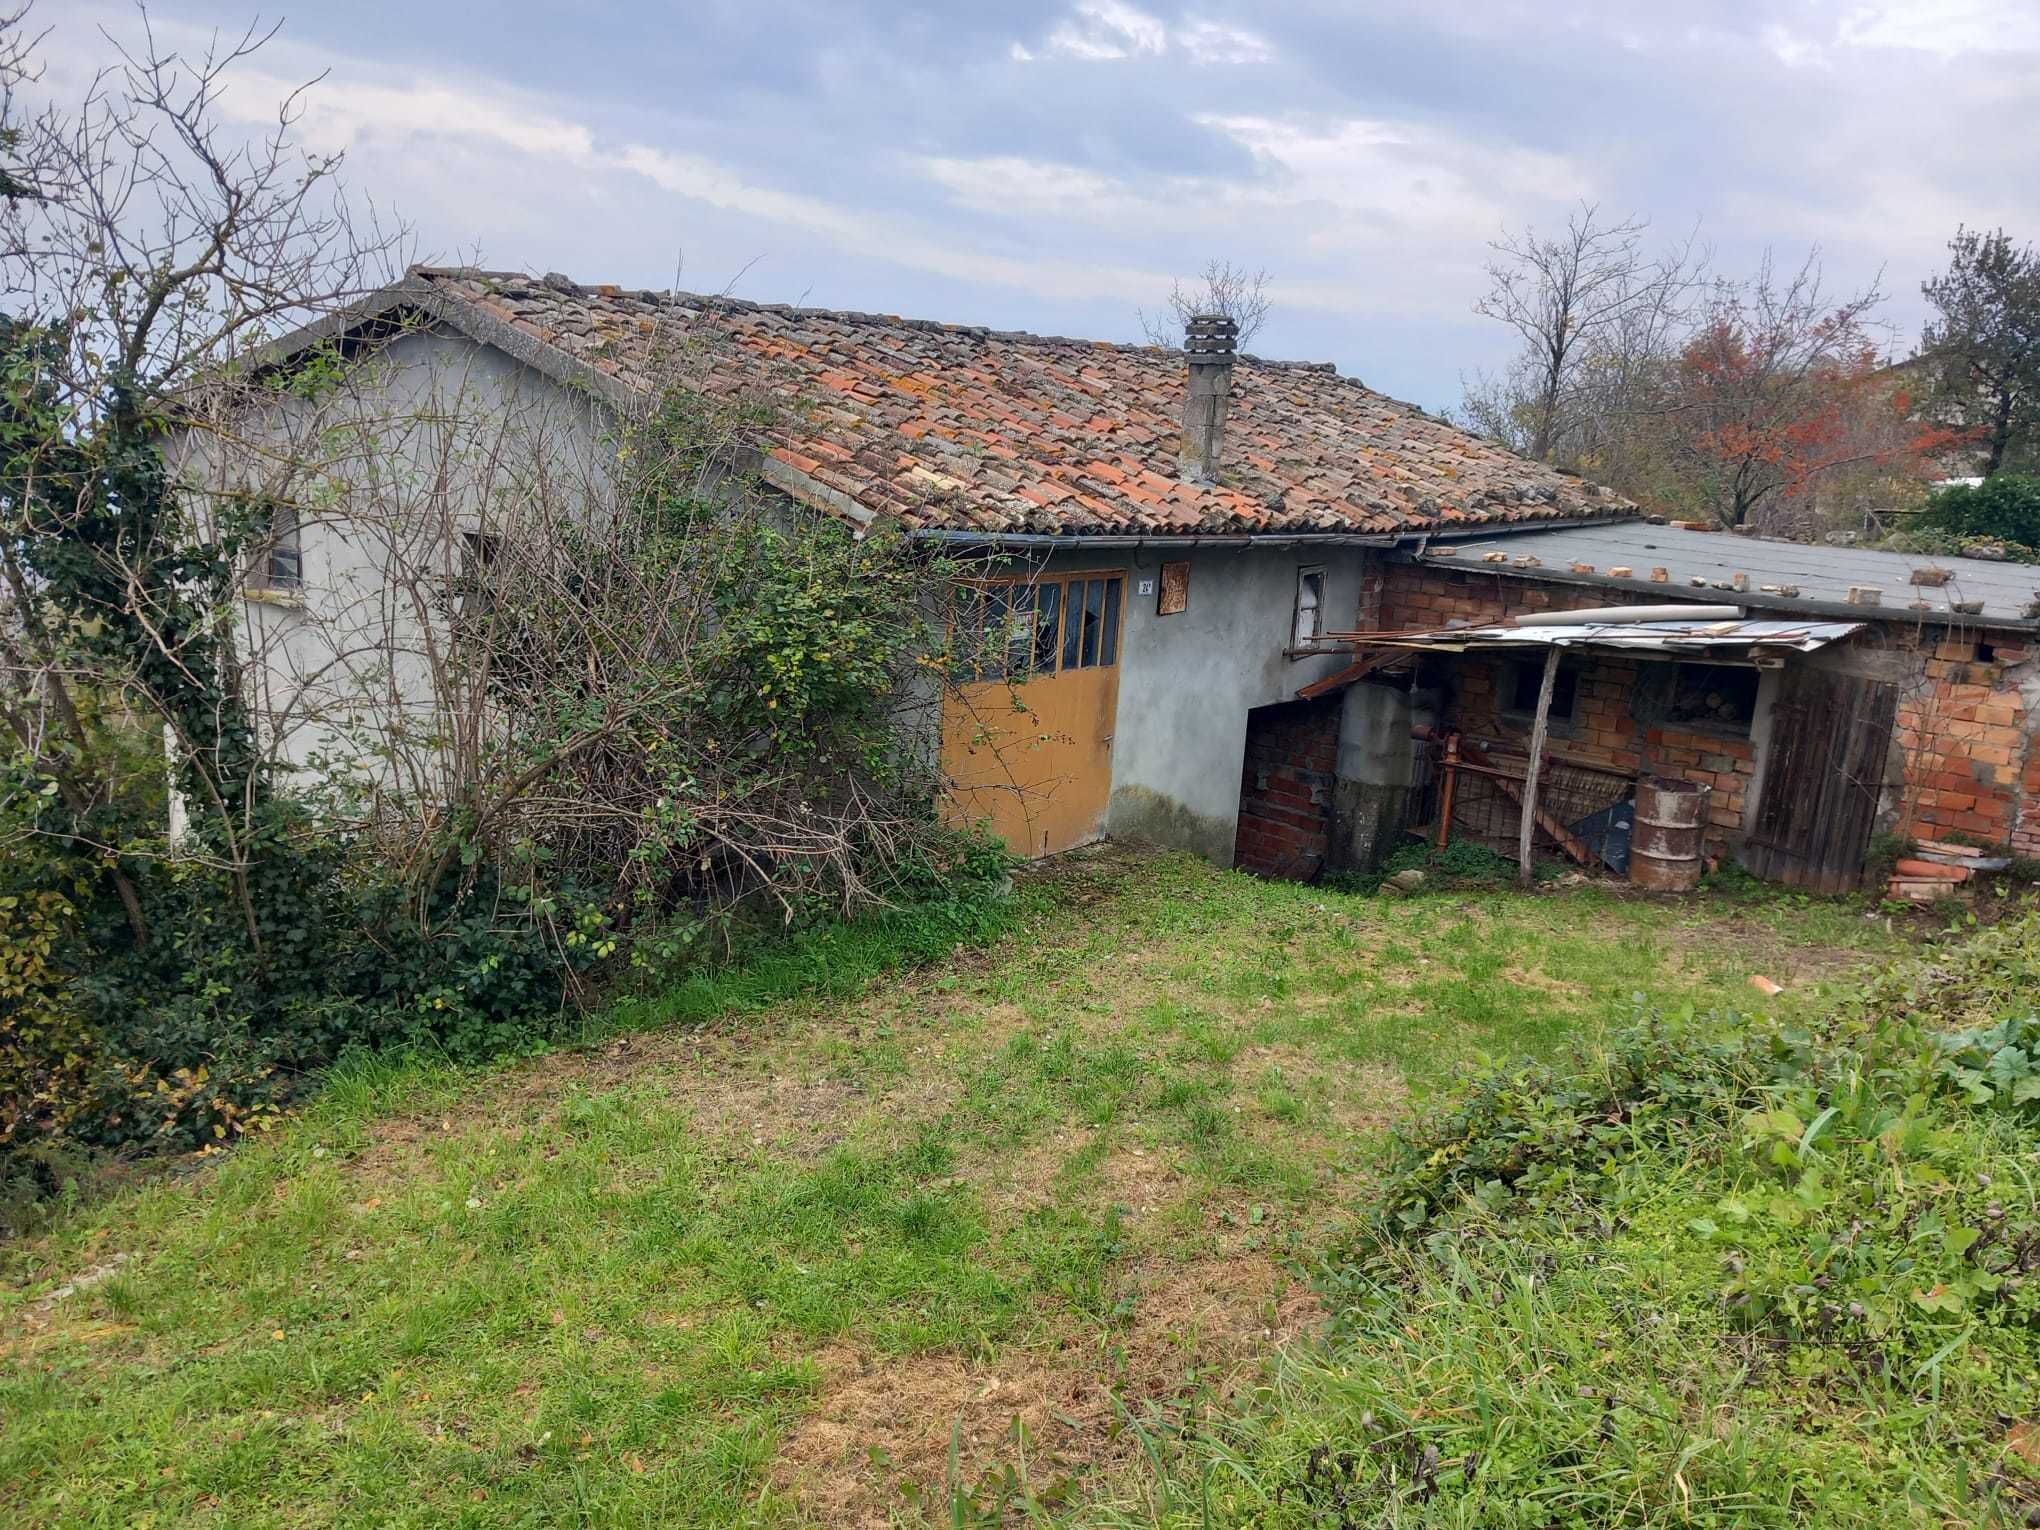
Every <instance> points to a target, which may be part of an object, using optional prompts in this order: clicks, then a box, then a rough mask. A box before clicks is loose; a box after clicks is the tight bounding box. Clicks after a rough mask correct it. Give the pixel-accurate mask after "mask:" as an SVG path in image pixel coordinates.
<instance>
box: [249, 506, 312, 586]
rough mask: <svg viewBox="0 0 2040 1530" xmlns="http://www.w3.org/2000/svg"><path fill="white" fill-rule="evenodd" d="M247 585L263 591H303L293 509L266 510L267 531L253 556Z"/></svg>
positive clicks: (301, 552) (299, 541)
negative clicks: (250, 575) (267, 517)
mask: <svg viewBox="0 0 2040 1530" xmlns="http://www.w3.org/2000/svg"><path fill="white" fill-rule="evenodd" d="M250 582H251V583H253V584H254V585H255V586H256V587H257V588H258V589H264V590H301V589H303V588H304V584H305V554H304V543H303V540H302V538H301V536H300V533H299V529H298V513H297V508H296V507H295V506H293V505H271V506H270V507H269V531H268V534H267V535H266V537H265V538H264V539H263V542H262V549H261V551H260V553H259V554H258V555H257V557H256V560H255V574H254V578H253V579H252V580H251V581H250Z"/></svg>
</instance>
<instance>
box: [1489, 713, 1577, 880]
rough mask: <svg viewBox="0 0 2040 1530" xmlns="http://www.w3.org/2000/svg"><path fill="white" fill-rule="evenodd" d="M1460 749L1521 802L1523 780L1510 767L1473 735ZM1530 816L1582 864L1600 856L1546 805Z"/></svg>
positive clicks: (1517, 802)
mask: <svg viewBox="0 0 2040 1530" xmlns="http://www.w3.org/2000/svg"><path fill="white" fill-rule="evenodd" d="M1459 752H1460V753H1461V754H1462V755H1464V756H1465V757H1466V758H1467V759H1468V760H1469V761H1471V762H1472V763H1473V765H1474V766H1475V767H1476V768H1477V769H1479V770H1480V771H1481V772H1482V773H1483V774H1485V775H1488V776H1491V777H1492V778H1493V780H1494V783H1495V785H1496V786H1498V787H1500V788H1501V790H1502V794H1503V795H1504V796H1506V797H1507V798H1508V799H1509V800H1510V801H1511V802H1513V803H1516V804H1517V805H1518V806H1521V805H1522V802H1523V783H1522V782H1521V781H1519V780H1517V779H1516V777H1514V776H1512V775H1510V774H1509V773H1508V772H1507V771H1505V770H1502V769H1500V768H1499V767H1498V766H1497V765H1496V764H1495V762H1494V761H1493V760H1492V759H1491V758H1489V756H1488V753H1487V751H1486V750H1484V749H1482V748H1481V747H1480V746H1479V745H1478V744H1476V743H1474V742H1473V741H1472V740H1471V739H1467V738H1462V739H1460V742H1459ZM1464 768H1465V767H1464V766H1461V769H1464ZM1600 768H1601V769H1604V770H1605V769H1606V768H1607V767H1605V766H1602V767H1600ZM1528 816H1531V817H1533V818H1535V820H1536V822H1537V827H1538V828H1540V829H1542V830H1543V831H1544V832H1545V833H1546V834H1549V835H1550V836H1551V837H1552V838H1553V839H1555V840H1557V841H1558V845H1559V848H1560V849H1561V850H1563V851H1565V853H1566V854H1567V855H1569V856H1571V857H1572V858H1573V859H1574V860H1576V861H1578V862H1579V863H1580V864H1581V865H1582V866H1591V865H1593V864H1594V862H1595V860H1597V859H1598V857H1597V856H1596V855H1595V854H1594V852H1593V851H1591V850H1589V849H1588V848H1587V844H1586V841H1585V840H1583V839H1581V838H1580V837H1579V836H1578V835H1577V834H1575V833H1573V831H1572V830H1570V829H1568V828H1567V827H1566V826H1565V825H1564V824H1562V823H1560V822H1559V821H1558V820H1557V819H1556V818H1553V817H1552V816H1551V815H1550V814H1549V813H1547V812H1546V811H1545V810H1544V809H1543V808H1538V809H1537V810H1536V812H1535V813H1534V814H1531V815H1528Z"/></svg>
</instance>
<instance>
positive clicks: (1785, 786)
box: [1743, 665, 1898, 892]
mask: <svg viewBox="0 0 2040 1530" xmlns="http://www.w3.org/2000/svg"><path fill="white" fill-rule="evenodd" d="M1897 715H1898V687H1897V686H1895V685H1891V684H1889V683H1887V682H1885V681H1882V680H1869V679H1865V678H1863V677H1862V676H1859V675H1838V674H1833V673H1831V672H1829V671H1826V670H1818V669H1806V668H1803V667H1800V666H1796V665H1795V666H1794V667H1792V668H1790V669H1787V670H1786V671H1785V673H1784V675H1783V677H1782V679H1781V681H1780V684H1779V687H1778V699H1777V702H1776V703H1775V704H1774V705H1773V707H1772V710H1771V742H1770V748H1769V759H1768V760H1767V762H1766V764H1765V766H1764V784H1763V788H1762V790H1763V796H1762V799H1761V800H1760V801H1759V802H1758V804H1757V822H1756V824H1755V826H1754V827H1753V828H1752V829H1751V830H1750V834H1749V839H1748V841H1747V843H1746V844H1745V845H1744V847H1743V864H1744V865H1746V866H1748V867H1749V869H1750V870H1751V871H1752V872H1753V873H1755V874H1756V875H1757V876H1760V877H1766V878H1769V879H1771V880H1773V881H1779V882H1789V883H1791V884H1792V885H1793V886H1795V887H1805V888H1809V889H1811V890H1812V891H1815V892H1842V891H1844V890H1846V889H1848V888H1851V887H1854V886H1855V885H1856V884H1857V883H1858V882H1859V881H1860V880H1862V875H1863V856H1864V853H1865V851H1866V850H1868V848H1869V844H1870V826H1871V823H1872V822H1873V821H1874V820H1875V818H1876V816H1877V795H1878V793H1879V792H1880V791H1881V790H1882V789H1883V786H1884V767H1885V760H1886V758H1887V756H1888V755H1889V753H1890V749H1891V729H1892V723H1893V721H1894V720H1895V719H1896V717H1897Z"/></svg>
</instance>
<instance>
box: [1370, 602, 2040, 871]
mask: <svg viewBox="0 0 2040 1530" xmlns="http://www.w3.org/2000/svg"><path fill="white" fill-rule="evenodd" d="M1710 593H1711V592H1710ZM1679 595H1680V592H1679V591H1678V590H1676V589H1670V590H1667V591H1666V592H1665V594H1664V595H1663V596H1662V597H1660V596H1657V595H1650V596H1643V595H1638V594H1635V593H1630V592H1619V591H1610V590H1597V589H1591V588H1578V587H1574V586H1570V585H1545V584H1538V583H1536V582H1534V581H1532V580H1526V579H1519V578H1502V577H1497V576H1496V575H1493V574H1481V573H1478V572H1476V571H1474V570H1472V569H1470V568H1468V569H1443V568H1437V567H1433V566H1428V565H1412V564H1390V565H1388V566H1387V570H1386V573H1385V576H1384V578H1383V581H1382V590H1381V596H1380V604H1381V625H1382V626H1383V628H1385V629H1390V630H1394V629H1413V628H1423V627H1442V626H1444V625H1446V623H1448V622H1450V621H1452V620H1454V619H1455V618H1456V619H1458V620H1462V621H1469V622H1493V621H1500V620H1502V619H1503V618H1505V617H1509V616H1513V615H1515V614H1517V613H1518V612H1523V611H1564V610H1578V609H1580V608H1582V607H1585V606H1603V605H1636V604H1655V603H1657V602H1658V601H1659V600H1660V599H1662V600H1666V601H1676V600H1677V599H1678V598H1679ZM1714 598H1716V599H1721V600H1725V601H1728V602H1730V603H1733V601H1734V598H1735V597H1734V596H1733V595H1725V596H1715V597H1714ZM1859 641H1862V642H1866V643H1869V642H1876V643H1878V644H1879V645H1881V646H1882V647H1883V648H1884V649H1885V650H1886V651H1887V652H1889V651H1891V650H1894V649H1895V650H1897V651H1899V652H1900V653H1901V654H1902V655H1903V661H1902V662H1901V663H1900V665H1899V666H1898V668H1899V669H1900V670H1901V671H1903V672H1905V673H1906V674H1907V675H1908V676H1909V678H1906V679H1903V680H1901V681H1900V700H1899V708H1898V728H1897V736H1896V744H1897V748H1898V753H1899V757H1900V765H1901V770H1902V776H1903V779H1902V781H1901V782H1900V783H1899V784H1897V785H1896V786H1895V787H1894V788H1892V790H1891V791H1890V792H1889V794H1888V798H1889V800H1888V805H1889V806H1890V808H1891V816H1892V820H1893V822H1894V826H1895V827H1896V828H1898V830H1899V831H1900V832H1902V833H1906V834H1910V835H1912V836H1913V837H1916V838H1933V837H1935V836H1937V835H1944V834H1951V833H1955V834H1962V835H1965V836H1967V837H1971V838H1975V839H1980V840H1982V841H1984V842H1985V843H1987V844H1991V845H2007V844H2008V845H2009V846H2010V847H2011V848H2012V850H2013V851H2014V852H2016V853H2017V854H2020V855H2040V741H2036V739H2035V737H2034V734H2035V731H2036V729H2040V713H2036V709H2035V708H2033V707H2031V706H2029V705H2028V702H2027V699H2026V693H2027V690H2028V688H2031V689H2033V690H2034V691H2035V693H2036V694H2040V683H2036V681H2035V672H2036V670H2040V645H2036V644H2034V642H2033V641H2032V639H2031V638H2030V637H2029V636H2028V635H2026V634H2023V633H2021V634H2013V633H1998V634H1991V633H1975V632H1969V633H1955V632H1950V631H1948V630H1947V629H1945V628H1939V627H1927V628H1916V627H1904V626H1900V625H1898V624H1896V623H1891V624H1883V625H1881V626H1880V627H1879V628H1878V629H1877V631H1876V632H1875V633H1873V634H1870V635H1866V637H1865V638H1864V639H1861V640H1859ZM1980 644H1981V645H1984V646H1979V645H1980ZM1636 673H1637V666H1636V664H1635V663H1634V661H1631V660H1627V659H1623V658H1619V657H1612V658H1596V659H1593V660H1591V661H1588V662H1587V663H1586V665H1585V666H1584V667H1583V668H1582V670H1581V672H1580V691H1579V698H1580V699H1579V706H1578V729H1577V733H1576V736H1575V737H1572V738H1561V739H1557V740H1555V741H1554V745H1553V747H1554V748H1556V749H1558V750H1560V751H1561V752H1564V753H1567V754H1573V755H1577V756H1580V757H1582V758H1586V759H1593V760H1598V761H1604V762H1606V763H1607V764H1608V765H1609V766H1610V767H1611V768H1619V769H1634V770H1637V771H1639V772H1640V771H1643V770H1651V771H1654V772H1657V773H1661V774H1665V775H1675V776H1680V777H1683V778H1685V779H1687V780H1692V781H1704V782H1706V783H1707V784H1708V785H1710V786H1712V787H1714V789H1715V790H1714V795H1713V798H1712V800H1711V804H1710V813H1711V815H1712V819H1713V822H1714V825H1715V827H1716V828H1718V829H1723V830H1735V829H1738V828H1740V827H1742V824H1743V818H1744V813H1745V810H1746V808H1747V806H1748V805H1749V793H1748V788H1749V785H1750V783H1751V780H1752V778H1753V776H1754V774H1755V757H1754V751H1753V749H1752V747H1751V744H1750V741H1749V740H1748V739H1746V738H1737V737H1732V736H1723V735H1717V734H1715V733H1712V732H1707V733H1687V732H1683V731H1680V730H1676V729H1669V728H1663V727H1659V726H1655V725H1648V726H1646V725H1643V724H1639V723H1638V722H1637V721H1636V719H1635V718H1634V717H1633V716H1631V715H1630V713H1629V710H1628V698H1629V697H1630V696H1631V695H1633V694H1634V689H1635V679H1636ZM1507 683H1508V670H1507V667H1506V665H1505V664H1502V663H1498V662H1495V661H1491V660H1476V659H1474V658H1472V657H1471V656H1469V657H1468V658H1467V659H1465V660H1464V661H1462V662H1461V663H1460V664H1459V668H1458V673H1457V674H1456V676H1455V684H1456V689H1457V694H1456V697H1455V700H1454V708H1455V714H1456V715H1454V716H1453V717H1452V718H1451V719H1450V720H1451V721H1452V722H1453V723H1454V724H1455V725H1456V726H1458V727H1460V728H1461V729H1463V730H1465V731H1467V732H1470V733H1479V732H1483V731H1490V732H1492V734H1493V735H1494V736H1497V737H1500V738H1504V739H1507V740H1509V741H1510V742H1515V743H1518V744H1522V743H1527V734H1528V729H1527V728H1526V727H1524V726H1523V725H1522V724H1521V723H1520V722H1514V721H1511V720H1510V719H1507V718H1504V717H1502V716H1501V715H1500V714H1501V713H1502V711H1503V708H1502V706H1501V701H1502V699H1503V693H1502V692H1501V689H1500V688H1501V687H1503V686H1505V685H1506V684H1507Z"/></svg>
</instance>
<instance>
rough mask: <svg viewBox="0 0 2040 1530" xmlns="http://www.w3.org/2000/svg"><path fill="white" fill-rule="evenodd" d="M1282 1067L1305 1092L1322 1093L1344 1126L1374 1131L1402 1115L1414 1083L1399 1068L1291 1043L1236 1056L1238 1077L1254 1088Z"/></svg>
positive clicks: (1345, 1129) (1247, 1087) (1240, 1083)
mask: <svg viewBox="0 0 2040 1530" xmlns="http://www.w3.org/2000/svg"><path fill="white" fill-rule="evenodd" d="M1278 1069H1279V1070H1280V1071H1281V1073H1282V1076H1283V1078H1284V1079H1285V1080H1287V1081H1288V1082H1290V1083H1291V1084H1292V1085H1294V1086H1295V1087H1296V1088H1297V1089H1298V1090H1299V1091H1300V1092H1302V1093H1305V1094H1307V1095H1321V1096H1322V1098H1323V1100H1324V1104H1325V1106H1326V1109H1327V1111H1328V1112H1329V1113H1330V1115H1331V1118H1332V1123H1333V1124H1334V1125H1335V1126H1337V1127H1338V1128H1339V1129H1340V1130H1341V1131H1343V1132H1354V1133H1357V1132H1371V1131H1375V1130H1377V1129H1379V1128H1381V1127H1383V1126H1386V1125H1388V1124H1389V1123H1390V1122H1391V1121H1395V1120H1398V1119H1400V1118H1401V1117H1402V1115H1403V1114H1404V1113H1405V1111H1406V1110H1407V1109H1408V1107H1409V1098H1410V1091H1409V1085H1408V1084H1407V1083H1405V1082H1404V1080H1403V1076H1402V1072H1401V1070H1400V1069H1397V1068H1393V1067H1390V1066H1389V1065H1387V1064H1386V1063H1354V1062H1346V1061H1344V1060H1342V1059H1339V1058H1328V1057H1325V1056H1323V1055H1321V1054H1319V1053H1316V1052H1312V1051H1310V1050H1308V1049H1307V1048H1304V1047H1298V1046H1291V1045H1288V1044H1286V1043H1277V1044H1274V1045H1268V1046H1252V1047H1244V1048H1242V1049H1241V1050H1240V1052H1239V1055H1238V1056H1236V1057H1234V1058H1233V1062H1232V1074H1233V1082H1234V1084H1235V1085H1236V1086H1238V1087H1239V1088H1241V1089H1242V1090H1244V1091H1251V1090H1252V1089H1254V1088H1255V1087H1256V1086H1258V1085H1259V1084H1260V1083H1261V1082H1262V1081H1263V1080H1264V1079H1265V1078H1266V1077H1267V1075H1268V1074H1269V1073H1270V1072H1271V1071H1273V1070H1278Z"/></svg>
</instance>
